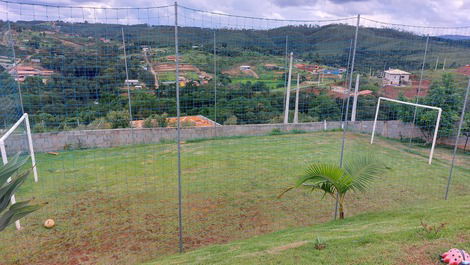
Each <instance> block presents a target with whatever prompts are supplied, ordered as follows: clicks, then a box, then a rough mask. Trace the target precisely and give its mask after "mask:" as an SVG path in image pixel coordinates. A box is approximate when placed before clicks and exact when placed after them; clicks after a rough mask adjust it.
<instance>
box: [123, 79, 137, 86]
mask: <svg viewBox="0 0 470 265" xmlns="http://www.w3.org/2000/svg"><path fill="white" fill-rule="evenodd" d="M124 84H126V85H129V86H137V85H139V84H140V82H139V80H136V79H126V80H125V81H124Z"/></svg>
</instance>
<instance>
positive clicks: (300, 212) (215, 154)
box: [0, 131, 470, 264]
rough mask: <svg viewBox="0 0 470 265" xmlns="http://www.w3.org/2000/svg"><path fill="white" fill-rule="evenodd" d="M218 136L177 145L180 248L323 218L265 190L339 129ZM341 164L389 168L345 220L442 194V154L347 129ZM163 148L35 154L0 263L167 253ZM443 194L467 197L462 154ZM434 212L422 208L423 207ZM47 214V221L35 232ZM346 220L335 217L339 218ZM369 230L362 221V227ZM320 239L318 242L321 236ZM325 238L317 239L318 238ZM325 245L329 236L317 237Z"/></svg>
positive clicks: (172, 166)
mask: <svg viewBox="0 0 470 265" xmlns="http://www.w3.org/2000/svg"><path fill="white" fill-rule="evenodd" d="M274 134H275V135H267V136H253V137H236V136H235V137H227V138H223V139H218V138H216V139H201V140H192V141H187V142H186V143H184V144H183V145H182V155H181V158H182V163H181V165H182V185H183V215H184V220H183V225H184V244H185V247H186V249H187V250H191V249H197V248H200V247H203V246H207V245H212V244H220V243H226V242H232V241H234V240H241V239H247V238H250V237H252V236H257V235H261V234H267V233H271V232H276V231H281V230H284V229H288V228H295V227H304V226H309V225H313V224H319V223H323V222H325V221H329V220H331V217H332V209H333V206H334V202H333V201H331V200H330V199H326V200H320V197H321V195H320V194H313V195H312V194H310V193H309V192H303V191H297V192H291V193H290V194H286V195H285V196H284V197H283V198H282V199H276V195H277V194H278V193H279V192H280V191H281V190H283V189H284V188H285V187H286V186H288V185H290V184H292V183H293V181H294V180H295V178H296V177H297V176H298V175H300V174H302V173H303V170H304V169H305V167H306V165H308V163H310V162H312V161H331V162H338V160H339V153H340V148H341V135H342V133H341V132H330V131H329V132H317V133H303V132H291V133H288V134H282V133H281V134H279V133H277V132H276V133H274ZM347 135H348V139H347V141H346V146H345V150H346V152H345V157H350V156H354V155H360V154H366V153H367V154H373V155H374V156H375V157H377V158H378V159H380V160H383V161H384V162H385V163H386V164H387V166H388V167H389V168H391V169H389V170H388V171H387V173H386V174H385V175H384V176H383V178H381V179H378V180H377V181H376V183H375V184H374V186H373V188H372V189H371V190H370V191H369V192H368V193H366V194H351V196H350V203H349V204H348V208H347V213H346V214H347V216H355V215H357V214H363V213H373V212H376V211H379V210H380V211H382V210H387V209H388V210H394V209H398V208H401V207H402V206H403V205H407V206H410V207H412V206H414V205H420V203H422V202H423V201H432V202H437V201H439V200H441V199H442V196H443V192H444V189H445V184H446V181H447V179H446V178H447V175H448V171H449V167H448V164H449V158H450V154H451V151H452V150H449V149H444V148H437V149H436V153H435V161H434V162H433V164H432V165H431V166H429V165H427V159H426V153H427V152H428V151H429V149H428V148H423V147H412V150H413V152H410V151H406V148H407V146H406V145H405V144H402V143H400V142H398V141H391V140H388V139H384V138H380V137H378V138H377V142H376V143H374V145H370V144H368V141H369V136H367V135H359V134H352V133H348V134H347ZM176 151H177V149H176V145H175V143H167V142H163V143H155V144H146V145H134V146H124V147H116V148H100V149H88V150H73V151H63V152H60V154H59V155H57V156H54V155H49V154H38V155H37V161H38V171H39V183H37V184H34V183H32V180H31V179H30V180H29V182H27V183H26V184H25V185H24V187H22V190H21V191H20V192H19V193H18V194H17V195H18V196H17V197H18V199H19V200H23V199H27V198H31V197H36V200H38V201H47V202H49V204H48V206H46V207H45V208H43V209H41V210H40V211H39V212H37V213H34V214H33V215H31V216H28V217H26V218H25V219H24V220H22V224H23V225H24V229H23V230H22V231H19V232H18V231H15V230H14V227H10V228H9V229H8V230H6V231H5V232H2V240H0V260H2V262H4V263H6V264H71V263H72V264H73V263H87V262H89V263H98V264H135V263H139V262H145V261H149V260H154V259H156V258H159V257H162V256H165V255H170V254H172V253H175V252H176V251H177V244H178V240H177V213H178V211H177V209H178V208H177V167H176V166H177V160H176V158H177V152H176ZM456 162H457V167H456V169H455V171H454V173H455V176H454V182H453V186H452V189H451V197H452V198H457V197H459V196H463V195H465V194H468V190H469V188H470V185H469V183H470V182H469V180H470V169H469V164H468V163H466V162H468V155H464V154H459V156H458V159H457V161H456ZM432 205H434V204H432ZM47 218H53V219H55V220H56V223H57V226H56V227H55V228H54V229H51V230H47V229H44V228H42V225H41V224H42V223H43V222H44V220H45V219H47ZM346 222H347V221H346ZM371 225H372V224H371ZM322 237H323V235H322ZM325 237H326V235H325ZM328 241H329V239H328Z"/></svg>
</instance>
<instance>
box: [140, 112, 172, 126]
mask: <svg viewBox="0 0 470 265" xmlns="http://www.w3.org/2000/svg"><path fill="white" fill-rule="evenodd" d="M167 126H168V114H166V113H163V114H162V115H158V114H153V115H150V116H149V117H148V118H147V119H145V120H144V128H157V127H162V128H164V127H167Z"/></svg>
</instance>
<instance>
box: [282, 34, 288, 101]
mask: <svg viewBox="0 0 470 265" xmlns="http://www.w3.org/2000/svg"><path fill="white" fill-rule="evenodd" d="M288 43H289V37H288V36H287V35H286V45H285V56H286V58H285V63H284V86H285V87H286V88H287V68H288V67H289V53H288V52H287V48H288V46H287V45H288ZM285 104H286V91H284V99H283V100H282V107H283V108H285V107H286V105H285Z"/></svg>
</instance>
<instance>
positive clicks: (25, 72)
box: [9, 66, 54, 82]
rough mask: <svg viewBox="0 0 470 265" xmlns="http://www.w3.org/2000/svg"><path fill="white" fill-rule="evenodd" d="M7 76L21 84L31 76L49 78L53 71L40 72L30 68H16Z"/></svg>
mask: <svg viewBox="0 0 470 265" xmlns="http://www.w3.org/2000/svg"><path fill="white" fill-rule="evenodd" d="M9 74H10V75H11V76H12V77H14V78H15V80H16V81H19V82H23V81H24V80H25V79H26V78H27V77H33V76H42V77H46V76H51V75H52V74H54V71H51V70H41V69H38V68H35V67H32V66H17V67H14V68H12V69H11V70H10V71H9Z"/></svg>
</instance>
